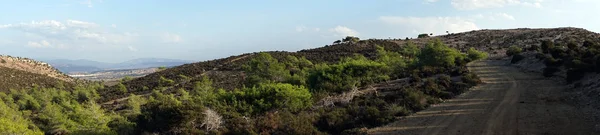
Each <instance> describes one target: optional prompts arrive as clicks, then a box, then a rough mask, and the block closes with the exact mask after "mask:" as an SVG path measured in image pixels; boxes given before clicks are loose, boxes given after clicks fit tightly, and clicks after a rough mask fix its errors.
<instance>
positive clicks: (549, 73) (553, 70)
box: [543, 67, 560, 77]
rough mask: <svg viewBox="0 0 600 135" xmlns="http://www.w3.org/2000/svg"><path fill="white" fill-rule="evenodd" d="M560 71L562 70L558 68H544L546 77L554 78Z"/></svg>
mask: <svg viewBox="0 0 600 135" xmlns="http://www.w3.org/2000/svg"><path fill="white" fill-rule="evenodd" d="M558 71H560V69H559V68H557V67H546V68H544V72H543V75H544V76H545V77H552V76H554V73H556V72H558Z"/></svg>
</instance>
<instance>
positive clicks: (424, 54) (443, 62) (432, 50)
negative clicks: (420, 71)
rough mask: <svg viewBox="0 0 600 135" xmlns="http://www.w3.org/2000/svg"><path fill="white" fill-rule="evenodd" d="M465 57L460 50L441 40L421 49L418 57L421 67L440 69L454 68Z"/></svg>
mask: <svg viewBox="0 0 600 135" xmlns="http://www.w3.org/2000/svg"><path fill="white" fill-rule="evenodd" d="M464 57H465V56H464V55H463V54H461V53H460V52H459V51H458V50H456V49H454V48H450V47H448V46H446V45H444V43H442V41H441V40H439V39H438V40H435V41H432V42H430V43H429V44H428V45H427V46H425V47H424V48H423V49H421V52H420V53H419V56H418V58H419V65H420V66H439V67H453V66H455V65H456V61H461V60H463V59H464Z"/></svg>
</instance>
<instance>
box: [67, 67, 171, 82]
mask: <svg viewBox="0 0 600 135" xmlns="http://www.w3.org/2000/svg"><path fill="white" fill-rule="evenodd" d="M159 70H160V69H159V68H141V69H122V70H103V71H95V72H89V73H87V72H83V73H69V74H67V75H69V76H71V77H74V78H79V79H85V80H91V81H115V80H120V79H123V78H125V77H131V78H138V77H143V76H145V75H148V74H151V73H154V72H157V71H159Z"/></svg>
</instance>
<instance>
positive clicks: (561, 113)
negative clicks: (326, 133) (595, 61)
mask: <svg viewBox="0 0 600 135" xmlns="http://www.w3.org/2000/svg"><path fill="white" fill-rule="evenodd" d="M469 69H470V70H471V71H472V72H475V73H477V74H478V75H479V76H480V77H481V78H482V80H483V81H484V84H481V85H478V86H477V87H475V88H473V89H472V90H471V91H469V92H467V93H464V94H462V95H460V96H458V97H456V98H454V99H450V100H448V101H446V102H444V103H441V104H437V105H433V106H431V107H430V108H428V109H426V110H423V111H420V112H418V113H416V114H413V115H411V116H406V117H404V118H402V119H400V120H398V121H396V122H394V123H391V124H388V125H386V126H383V127H378V128H373V129H370V130H369V134H407V135H413V134H414V135H517V134H523V135H530V134H531V135H538V134H539V135H546V134H557V135H591V134H600V133H599V132H594V124H592V122H591V121H590V120H589V119H586V116H584V114H583V113H582V112H580V111H579V110H578V109H577V108H575V107H573V106H570V105H568V104H566V103H564V101H563V100H562V97H561V96H562V95H564V94H562V93H563V92H564V89H565V87H564V84H561V83H558V82H555V81H551V80H548V79H545V78H543V77H542V76H541V75H540V74H534V73H523V72H520V71H519V70H518V69H516V68H513V67H510V66H506V64H505V63H504V62H503V61H480V62H474V63H470V64H469Z"/></svg>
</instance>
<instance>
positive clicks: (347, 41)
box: [342, 36, 360, 43]
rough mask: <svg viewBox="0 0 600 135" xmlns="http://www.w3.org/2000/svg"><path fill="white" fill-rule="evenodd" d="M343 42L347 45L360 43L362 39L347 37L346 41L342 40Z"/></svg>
mask: <svg viewBox="0 0 600 135" xmlns="http://www.w3.org/2000/svg"><path fill="white" fill-rule="evenodd" d="M342 41H343V42H346V43H358V41H360V38H358V37H354V36H346V37H345V38H344V39H342Z"/></svg>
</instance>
